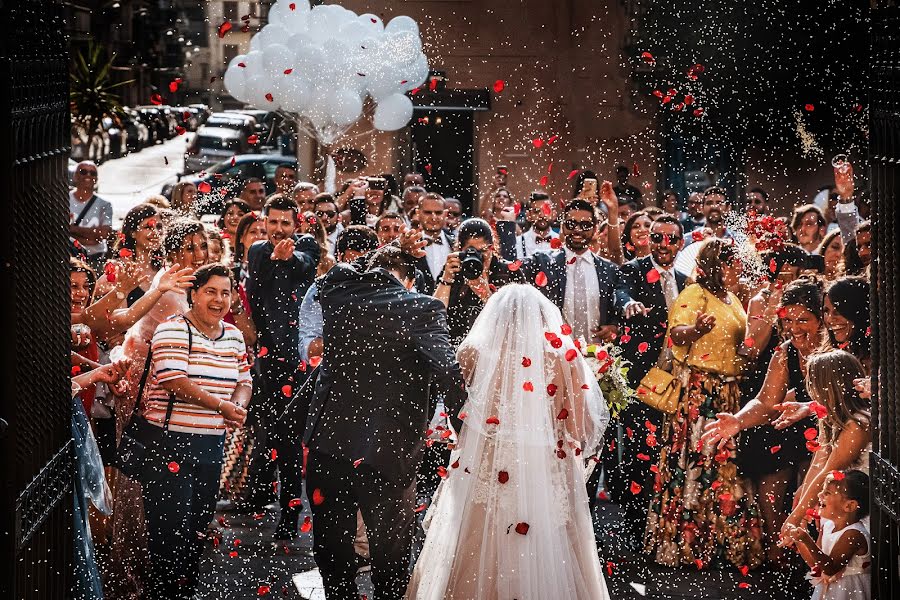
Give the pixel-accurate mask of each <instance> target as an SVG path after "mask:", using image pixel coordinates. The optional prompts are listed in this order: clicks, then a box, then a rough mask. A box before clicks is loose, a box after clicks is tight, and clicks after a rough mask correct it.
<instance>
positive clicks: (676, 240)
mask: <svg viewBox="0 0 900 600" xmlns="http://www.w3.org/2000/svg"><path fill="white" fill-rule="evenodd" d="M666 238H668V239H669V241H668V243H669V244H670V245H674V244H680V243H681V241H682V240H683V239H684V238H683V237H681V236H680V235H668V234H663V233H651V234H650V241H651V242H653V243H654V244H662V243H663V242H664V241H665V240H666Z"/></svg>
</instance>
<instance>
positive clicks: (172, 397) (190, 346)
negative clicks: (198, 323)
mask: <svg viewBox="0 0 900 600" xmlns="http://www.w3.org/2000/svg"><path fill="white" fill-rule="evenodd" d="M181 318H182V319H184V324H185V326H187V334H188V369H190V367H191V350H192V349H193V346H194V335H193V334H192V333H191V322H190V320H188V318H187V317H186V316H184V315H181ZM188 377H189V378H190V375H188ZM174 408H175V393H174V392H170V393H169V403H168V404H167V405H166V420H165V421H164V422H163V429H165V430H166V431H168V429H169V421H170V420H171V419H172V410H173V409H174Z"/></svg>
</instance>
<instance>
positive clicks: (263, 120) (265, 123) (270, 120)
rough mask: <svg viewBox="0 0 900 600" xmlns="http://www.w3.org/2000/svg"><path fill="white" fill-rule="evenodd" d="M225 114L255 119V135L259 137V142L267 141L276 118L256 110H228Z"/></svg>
mask: <svg viewBox="0 0 900 600" xmlns="http://www.w3.org/2000/svg"><path fill="white" fill-rule="evenodd" d="M225 112H226V113H230V114H235V115H247V116H250V117H253V118H254V119H256V135H258V136H259V139H260V141H265V140H266V139H268V137H269V133H270V132H271V131H272V125H273V124H274V123H275V117H276V114H275V113H274V112H271V111H268V110H258V109H256V108H230V109H228V110H226V111H225Z"/></svg>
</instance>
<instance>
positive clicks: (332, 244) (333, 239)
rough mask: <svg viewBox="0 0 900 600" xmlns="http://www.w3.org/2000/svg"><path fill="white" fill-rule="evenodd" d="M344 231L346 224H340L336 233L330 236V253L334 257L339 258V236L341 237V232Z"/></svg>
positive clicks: (335, 230) (335, 229) (336, 228)
mask: <svg viewBox="0 0 900 600" xmlns="http://www.w3.org/2000/svg"><path fill="white" fill-rule="evenodd" d="M343 230H344V224H343V223H338V224H337V227H335V228H334V231H332V232H331V233H329V234H328V252H329V254H331V255H332V256H337V252H335V250H336V246H337V239H338V236H339V235H341V232H342V231H343Z"/></svg>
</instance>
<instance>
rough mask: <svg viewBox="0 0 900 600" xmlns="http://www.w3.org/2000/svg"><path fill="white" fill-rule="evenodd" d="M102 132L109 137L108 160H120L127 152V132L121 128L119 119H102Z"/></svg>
mask: <svg viewBox="0 0 900 600" xmlns="http://www.w3.org/2000/svg"><path fill="white" fill-rule="evenodd" d="M101 126H102V127H103V131H105V132H106V135H107V136H108V137H109V158H120V157H122V156H125V153H126V152H128V146H127V140H128V132H127V131H125V128H124V127H122V123H121V121H120V120H119V119H113V118H112V117H104V118H103V121H102V122H101Z"/></svg>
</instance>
